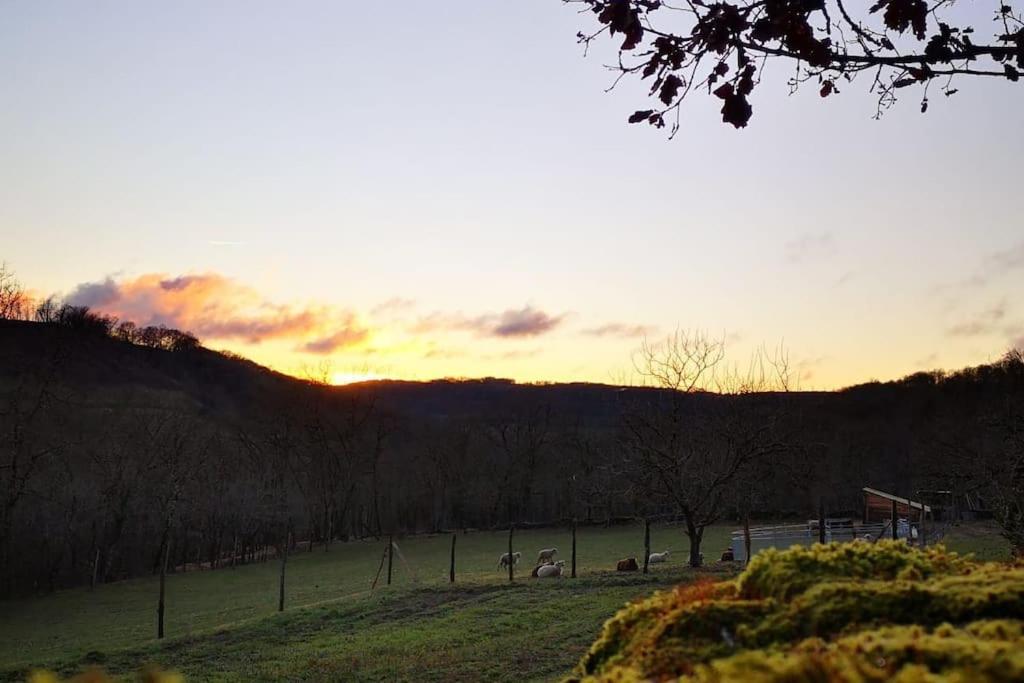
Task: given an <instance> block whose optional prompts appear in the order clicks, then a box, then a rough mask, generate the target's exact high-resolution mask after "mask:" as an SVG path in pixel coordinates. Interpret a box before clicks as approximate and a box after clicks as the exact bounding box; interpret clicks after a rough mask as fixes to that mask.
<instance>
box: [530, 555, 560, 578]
mask: <svg viewBox="0 0 1024 683" xmlns="http://www.w3.org/2000/svg"><path fill="white" fill-rule="evenodd" d="M564 566H565V562H564V561H562V560H559V561H558V562H555V563H554V564H543V565H541V566H539V567H537V569H536V570H535V571H536V572H537V578H538V579H557V578H558V577H559V576H561V575H562V568H563V567H564Z"/></svg>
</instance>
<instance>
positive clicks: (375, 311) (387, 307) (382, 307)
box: [370, 296, 416, 316]
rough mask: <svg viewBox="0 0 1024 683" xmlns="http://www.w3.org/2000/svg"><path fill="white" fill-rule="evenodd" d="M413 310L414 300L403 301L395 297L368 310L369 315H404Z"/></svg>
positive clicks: (414, 306)
mask: <svg viewBox="0 0 1024 683" xmlns="http://www.w3.org/2000/svg"><path fill="white" fill-rule="evenodd" d="M414 308H416V301H415V299H405V298H402V297H398V296H396V297H392V298H390V299H388V300H387V301H383V302H381V303H379V304H377V305H376V306H374V307H373V308H372V309H370V315H374V316H380V315H396V314H401V313H406V312H408V311H411V310H413V309H414Z"/></svg>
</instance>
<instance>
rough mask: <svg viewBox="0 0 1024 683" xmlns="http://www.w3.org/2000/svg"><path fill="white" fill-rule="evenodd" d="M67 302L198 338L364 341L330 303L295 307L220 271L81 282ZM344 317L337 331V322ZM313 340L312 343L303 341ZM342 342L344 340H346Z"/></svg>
mask: <svg viewBox="0 0 1024 683" xmlns="http://www.w3.org/2000/svg"><path fill="white" fill-rule="evenodd" d="M67 300H68V302H69V303H72V304H75V305H79V306H89V307H90V308H94V309H96V310H99V311H102V312H104V313H107V314H110V315H114V316H117V317H118V318H121V319H123V320H131V321H133V322H135V323H137V324H139V325H166V326H168V327H174V328H177V329H181V330H187V331H189V332H192V333H193V334H196V335H197V336H199V337H200V338H201V339H212V340H225V341H228V340H234V341H243V342H246V343H250V344H258V343H260V342H263V341H267V340H275V339H295V340H298V341H300V342H301V343H302V344H305V345H309V346H310V348H309V349H308V350H309V351H311V352H314V353H323V352H324V351H323V350H322V349H326V348H328V347H331V346H332V344H333V348H341V347H342V346H345V345H351V343H352V341H351V340H353V339H355V338H356V336H359V335H361V339H365V338H366V337H367V336H368V335H369V331H368V330H365V329H360V328H358V326H357V325H356V323H355V317H354V315H353V314H351V313H347V312H344V313H341V314H340V315H339V313H338V312H337V311H336V310H334V309H332V308H330V307H328V306H322V305H321V306H305V307H296V306H288V305H283V304H277V303H273V302H270V301H268V300H267V299H265V298H264V297H262V296H261V295H259V294H258V293H257V292H256V291H255V290H253V289H251V288H249V287H246V286H245V285H242V284H240V283H238V282H236V281H234V280H232V279H231V278H228V277H225V276H223V275H220V274H218V273H201V274H193V275H182V276H178V277H168V276H167V275H163V274H159V273H148V274H145V275H140V276H138V277H135V278H127V279H121V280H115V279H113V278H106V279H105V280H101V281H99V282H85V283H82V284H80V285H78V287H76V288H75V289H74V290H73V291H72V292H71V294H69V295H68V297H67ZM339 318H340V319H341V320H342V321H343V323H342V326H341V328H340V329H338V327H337V325H335V324H334V323H335V321H337V320H339ZM310 338H313V339H312V341H307V340H309V339H310ZM346 340H348V343H347V344H346Z"/></svg>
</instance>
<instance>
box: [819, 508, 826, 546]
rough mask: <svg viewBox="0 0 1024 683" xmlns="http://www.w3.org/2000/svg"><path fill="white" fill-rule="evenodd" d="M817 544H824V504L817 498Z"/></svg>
mask: <svg viewBox="0 0 1024 683" xmlns="http://www.w3.org/2000/svg"><path fill="white" fill-rule="evenodd" d="M818 543H821V544H822V545H824V544H825V502H824V501H823V500H822V499H821V498H820V497H819V498H818Z"/></svg>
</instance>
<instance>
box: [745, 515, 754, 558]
mask: <svg viewBox="0 0 1024 683" xmlns="http://www.w3.org/2000/svg"><path fill="white" fill-rule="evenodd" d="M752 546H753V543H752V542H751V539H750V513H749V512H745V513H744V514H743V549H744V551H745V552H746V558H747V559H746V560H745V561H744V562H743V564H749V563H750V550H751V547H752Z"/></svg>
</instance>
